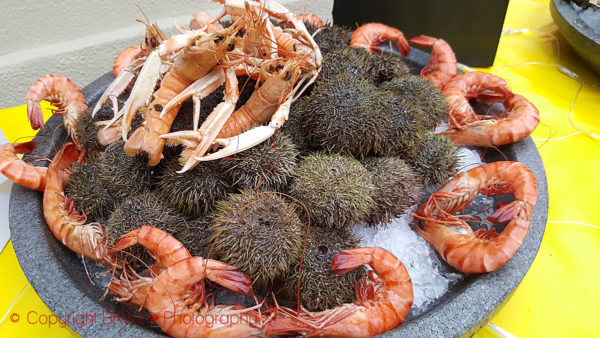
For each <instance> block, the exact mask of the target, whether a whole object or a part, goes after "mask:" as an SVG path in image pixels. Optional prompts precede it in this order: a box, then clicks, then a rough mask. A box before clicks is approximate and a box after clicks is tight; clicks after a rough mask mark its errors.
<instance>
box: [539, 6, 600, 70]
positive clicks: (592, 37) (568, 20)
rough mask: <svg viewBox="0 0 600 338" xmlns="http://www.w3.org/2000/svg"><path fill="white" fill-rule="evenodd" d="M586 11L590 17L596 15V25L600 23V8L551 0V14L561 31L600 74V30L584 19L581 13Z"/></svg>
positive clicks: (576, 50)
mask: <svg viewBox="0 0 600 338" xmlns="http://www.w3.org/2000/svg"><path fill="white" fill-rule="evenodd" d="M584 11H585V15H586V16H588V17H594V16H595V17H596V18H595V25H596V26H598V25H600V23H599V22H600V9H593V8H588V9H585V10H584V9H581V8H579V9H577V8H576V7H574V6H573V4H571V3H570V2H569V1H565V0H552V1H550V14H551V15H552V19H553V20H554V23H555V24H556V26H557V27H558V30H559V31H560V33H561V34H562V35H563V36H564V37H565V39H566V40H567V41H568V42H569V44H570V45H571V47H573V50H574V51H575V52H576V53H577V54H579V56H581V58H582V59H583V60H584V61H585V62H586V63H587V64H588V65H589V66H590V68H591V69H592V70H593V71H594V72H596V74H598V75H600V31H598V28H597V27H596V28H594V27H592V26H590V25H588V24H587V23H586V21H585V20H583V18H582V17H581V15H582V13H583V12H584Z"/></svg>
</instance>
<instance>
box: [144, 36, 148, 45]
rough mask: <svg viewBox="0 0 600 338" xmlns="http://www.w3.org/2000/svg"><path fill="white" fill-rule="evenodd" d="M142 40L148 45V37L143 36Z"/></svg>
mask: <svg viewBox="0 0 600 338" xmlns="http://www.w3.org/2000/svg"><path fill="white" fill-rule="evenodd" d="M144 42H145V43H146V46H148V45H149V43H148V37H145V38H144Z"/></svg>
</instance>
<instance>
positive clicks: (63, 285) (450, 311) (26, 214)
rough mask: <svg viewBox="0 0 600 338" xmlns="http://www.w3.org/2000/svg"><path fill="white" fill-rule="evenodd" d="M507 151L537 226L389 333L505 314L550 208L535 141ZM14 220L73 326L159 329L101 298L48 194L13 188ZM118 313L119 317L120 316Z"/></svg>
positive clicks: (55, 132)
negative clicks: (534, 186) (65, 237)
mask: <svg viewBox="0 0 600 338" xmlns="http://www.w3.org/2000/svg"><path fill="white" fill-rule="evenodd" d="M428 58H429V55H428V54H426V53H423V52H421V51H419V50H416V49H413V52H411V55H410V59H411V62H410V63H411V65H412V66H413V67H415V68H418V67H422V65H425V64H426V63H427V60H428ZM419 65H421V66H419ZM112 79H113V75H112V73H111V74H106V75H104V76H103V77H101V78H99V79H98V80H96V81H94V82H93V83H91V84H90V85H88V86H87V87H86V88H84V89H83V94H84V95H85V97H86V99H87V101H88V105H91V103H93V102H96V100H98V98H99V97H100V95H101V93H102V91H103V90H104V88H106V86H108V84H109V83H110V82H111V81H112ZM61 124H62V117H60V116H53V117H51V118H50V120H48V122H47V123H46V129H45V131H41V132H40V133H38V135H37V136H36V138H35V141H36V142H37V144H38V147H37V149H36V150H35V151H34V154H54V153H55V152H56V151H57V149H59V148H60V145H62V144H63V143H64V141H65V140H66V138H67V136H66V134H65V132H64V129H63V128H62V127H61ZM501 150H502V152H503V153H504V154H505V155H506V156H507V157H508V158H509V159H510V160H514V161H519V162H523V163H524V164H525V165H527V167H529V169H531V171H532V172H533V173H534V174H535V177H536V178H537V180H538V189H539V199H538V202H537V204H536V205H535V207H534V208H533V217H532V219H531V228H530V230H529V233H528V235H527V237H526V238H525V241H524V242H523V244H522V246H521V248H520V249H519V250H518V251H517V253H516V254H515V255H514V256H513V258H512V259H511V260H510V261H509V262H508V263H507V264H506V265H505V266H504V267H502V268H501V269H498V270H497V271H494V272H492V273H488V274H484V275H474V276H468V277H467V278H465V280H464V281H462V282H460V283H459V284H458V285H456V286H455V287H454V288H453V289H452V290H450V292H448V293H447V294H446V295H445V296H444V298H443V299H441V300H440V301H439V303H438V304H437V305H436V306H435V307H434V308H433V309H432V310H430V311H429V312H426V313H425V314H423V315H421V316H419V317H416V318H415V317H409V318H407V320H406V322H405V323H403V324H402V325H401V326H400V327H399V328H397V329H396V330H393V331H391V332H388V333H386V334H385V336H390V337H392V336H394V337H395V336H401V335H402V336H426V337H441V336H457V335H462V334H466V335H471V334H473V333H475V332H476V331H477V330H479V328H481V327H482V326H483V325H485V324H486V323H487V322H488V321H489V320H490V319H491V318H492V317H493V316H494V315H495V314H496V312H497V311H499V309H500V307H501V305H502V304H503V303H504V302H505V301H506V300H507V299H508V298H509V296H510V295H511V293H512V291H513V290H514V289H515V287H516V286H517V285H518V284H519V283H520V282H521V279H522V278H523V276H525V273H526V272H527V270H528V269H529V266H530V265H531V263H532V262H533V259H534V258H535V255H536V253H537V250H538V248H539V246H540V243H541V241H542V236H543V234H544V228H545V224H546V217H547V211H548V191H547V185H546V174H545V171H544V166H543V164H542V161H541V159H540V155H539V153H538V151H537V148H536V147H535V144H534V143H533V141H532V140H531V138H527V139H525V140H523V141H520V142H517V143H515V144H512V145H508V146H504V147H501ZM487 154H488V156H487V157H486V159H485V160H486V162H492V161H499V160H502V158H501V156H500V155H499V154H498V153H497V152H494V151H488V152H487ZM46 157H48V155H46ZM50 157H51V156H50ZM9 220H10V231H11V236H12V241H13V246H14V249H15V252H16V254H17V258H18V260H19V264H20V265H21V268H22V269H23V271H24V272H25V275H26V276H27V279H28V280H29V282H30V283H31V285H32V286H33V288H34V289H35V291H36V292H37V294H38V295H39V296H40V297H41V298H42V300H43V301H44V302H45V303H46V305H48V307H49V308H50V309H51V310H52V311H54V313H55V314H56V315H58V316H60V317H61V318H65V317H66V316H69V315H71V316H72V315H82V314H83V315H88V317H87V320H86V322H85V323H84V325H76V324H74V323H72V322H69V323H67V324H69V325H70V326H71V328H73V329H74V330H75V331H77V332H78V333H79V334H81V335H83V336H85V337H104V336H111V337H115V336H118V337H136V336H142V335H143V336H153V335H157V334H159V333H157V330H156V328H155V327H154V328H153V327H151V325H147V318H148V317H145V316H144V315H143V314H142V315H140V316H138V317H132V316H133V315H132V314H131V312H129V310H127V309H126V308H125V307H123V306H121V305H119V304H116V303H114V302H112V301H110V300H101V298H102V295H103V293H104V290H103V289H102V288H100V287H99V286H95V285H92V284H91V283H90V281H89V279H88V277H87V275H86V271H85V269H84V267H83V265H82V262H81V257H80V256H78V255H76V254H75V253H73V252H71V251H69V250H68V249H67V248H66V247H65V246H63V245H62V244H61V243H59V242H58V241H57V240H56V239H55V238H54V236H53V235H52V233H51V232H50V230H49V228H48V227H47V226H46V223H45V221H44V215H43V211H42V193H40V192H37V191H33V190H29V189H26V188H23V187H21V186H19V185H14V186H13V190H12V193H11V196H10V214H9ZM87 264H88V270H90V271H92V272H94V271H97V270H98V269H97V268H96V267H94V266H90V263H89V262H88V263H87ZM409 316H410V315H409ZM115 317H116V318H118V319H117V320H115ZM130 321H133V322H134V324H131V323H130ZM158 332H160V331H158Z"/></svg>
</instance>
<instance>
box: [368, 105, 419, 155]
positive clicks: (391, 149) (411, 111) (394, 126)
mask: <svg viewBox="0 0 600 338" xmlns="http://www.w3.org/2000/svg"><path fill="white" fill-rule="evenodd" d="M383 104H384V106H385V109H386V110H387V111H388V113H389V115H387V118H388V119H389V120H388V125H389V128H388V129H387V130H386V137H384V138H383V141H381V145H380V147H379V150H378V151H376V153H377V154H378V155H384V156H400V157H401V158H403V159H408V158H410V157H411V156H412V155H413V154H414V153H415V151H416V150H417V148H418V147H419V144H420V142H421V140H422V139H423V137H424V134H426V133H427V132H428V131H429V130H430V129H429V128H428V122H427V116H426V113H425V112H424V111H423V110H421V109H419V108H418V107H414V106H413V105H411V104H410V103H409V102H407V101H405V100H402V99H400V98H398V97H395V96H393V95H389V96H388V97H387V98H386V100H385V101H384V102H383Z"/></svg>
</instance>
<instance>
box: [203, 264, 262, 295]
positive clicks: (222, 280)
mask: <svg viewBox="0 0 600 338" xmlns="http://www.w3.org/2000/svg"><path fill="white" fill-rule="evenodd" d="M206 276H207V278H208V279H210V280H211V281H213V282H215V283H218V284H219V285H221V286H224V287H226V288H227V289H229V290H231V291H234V292H237V293H241V294H244V295H248V294H250V291H252V286H251V283H252V282H251V280H250V277H248V275H246V274H245V273H243V272H241V271H223V270H216V271H210V272H209V273H207V275H206Z"/></svg>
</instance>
